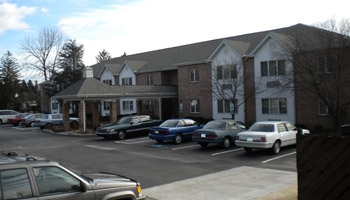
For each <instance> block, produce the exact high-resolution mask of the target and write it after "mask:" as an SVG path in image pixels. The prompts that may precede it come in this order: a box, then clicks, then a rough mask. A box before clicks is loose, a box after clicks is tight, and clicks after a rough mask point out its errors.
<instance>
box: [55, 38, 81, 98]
mask: <svg viewBox="0 0 350 200" xmlns="http://www.w3.org/2000/svg"><path fill="white" fill-rule="evenodd" d="M83 54H84V46H83V45H78V44H76V41H75V40H68V41H67V42H66V43H65V44H64V45H63V48H62V50H61V51H60V53H59V66H58V68H59V69H60V71H59V72H55V73H54V74H53V77H52V81H51V93H50V96H53V95H55V94H56V93H58V92H60V91H62V90H64V89H65V88H67V87H68V86H70V85H72V84H73V83H75V82H77V81H78V80H80V79H81V78H82V71H83V68H84V66H85V65H84V63H83V61H82V58H83Z"/></svg>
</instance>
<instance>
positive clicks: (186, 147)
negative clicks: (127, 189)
mask: <svg viewBox="0 0 350 200" xmlns="http://www.w3.org/2000/svg"><path fill="white" fill-rule="evenodd" d="M193 147H199V145H192V146H185V147H177V148H173V149H171V150H173V151H176V150H180V149H188V148H193Z"/></svg>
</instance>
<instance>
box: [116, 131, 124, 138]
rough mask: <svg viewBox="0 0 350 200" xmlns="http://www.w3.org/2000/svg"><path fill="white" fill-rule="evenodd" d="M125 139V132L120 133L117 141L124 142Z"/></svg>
mask: <svg viewBox="0 0 350 200" xmlns="http://www.w3.org/2000/svg"><path fill="white" fill-rule="evenodd" d="M124 138H125V131H118V134H117V139H119V140H122V139H124Z"/></svg>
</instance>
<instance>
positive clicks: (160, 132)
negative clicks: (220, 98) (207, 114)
mask: <svg viewBox="0 0 350 200" xmlns="http://www.w3.org/2000/svg"><path fill="white" fill-rule="evenodd" d="M203 126H204V125H203V124H200V123H198V122H196V121H194V120H192V119H168V120H166V121H165V122H163V123H162V124H161V125H159V126H156V127H152V128H151V131H150V133H149V134H148V137H149V138H150V139H152V140H156V141H157V142H158V143H162V142H163V141H164V140H171V141H173V142H174V143H175V144H180V143H181V142H182V141H183V140H184V139H190V138H192V135H193V132H194V131H195V130H197V129H200V128H203Z"/></svg>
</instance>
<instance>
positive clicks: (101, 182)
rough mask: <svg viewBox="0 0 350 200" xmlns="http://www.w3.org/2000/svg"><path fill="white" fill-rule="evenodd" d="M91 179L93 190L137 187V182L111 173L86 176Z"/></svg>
mask: <svg viewBox="0 0 350 200" xmlns="http://www.w3.org/2000/svg"><path fill="white" fill-rule="evenodd" d="M84 176H85V177H88V178H89V179H90V185H91V187H92V188H93V189H104V188H115V187H118V186H121V187H122V186H123V187H125V185H130V186H135V185H136V183H137V182H136V181H135V180H132V179H130V178H127V177H123V176H120V175H116V174H109V173H96V174H84Z"/></svg>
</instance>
